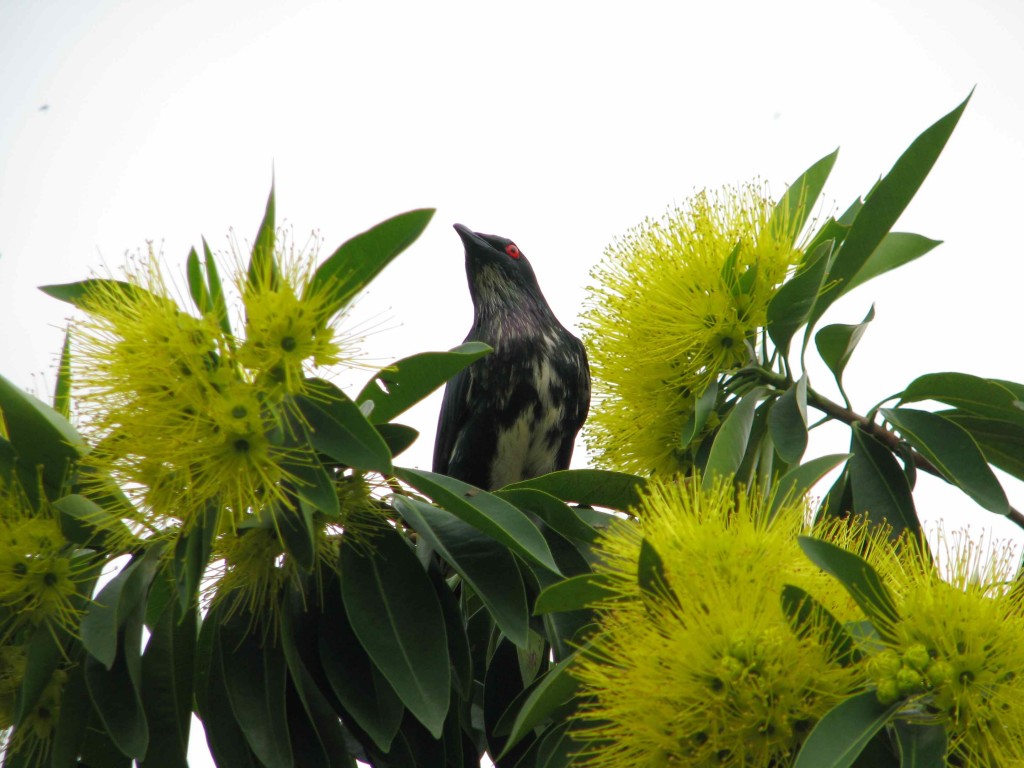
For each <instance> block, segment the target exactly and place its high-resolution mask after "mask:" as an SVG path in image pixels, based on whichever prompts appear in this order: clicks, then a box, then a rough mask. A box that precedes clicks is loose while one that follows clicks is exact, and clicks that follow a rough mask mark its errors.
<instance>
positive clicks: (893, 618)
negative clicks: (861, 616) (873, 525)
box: [800, 536, 899, 640]
mask: <svg viewBox="0 0 1024 768" xmlns="http://www.w3.org/2000/svg"><path fill="white" fill-rule="evenodd" d="M800 548H801V549H802V550H803V551H804V554H806V555H807V556H808V557H809V558H810V559H811V561H812V562H813V563H814V564H815V565H817V566H818V567H819V568H821V569H822V570H824V571H825V572H827V573H829V574H831V575H832V576H834V577H835V578H837V579H839V581H840V583H841V584H842V585H843V586H844V587H845V588H846V591H847V592H849V593H850V597H852V598H853V599H854V601H855V602H856V603H857V605H859V606H860V608H861V610H862V611H864V613H865V614H867V616H868V618H869V619H871V621H872V623H873V624H874V627H875V629H876V630H877V631H878V634H879V635H880V636H881V637H882V638H883V639H885V640H889V639H891V637H892V627H893V625H894V624H895V623H896V622H897V621H898V620H899V612H898V611H897V610H896V603H895V601H894V600H893V598H892V595H891V594H890V593H889V590H888V588H887V587H886V586H885V584H883V583H882V579H881V578H880V577H879V576H878V573H877V572H876V571H875V569H874V568H872V567H871V565H869V564H868V562H867V561H866V560H864V558H862V557H860V556H859V555H856V554H854V553H853V552H848V551H846V550H845V549H843V548H842V547H837V546H836V545H835V544H832V543H830V542H827V541H822V540H821V539H815V538H811V537H810V536H801V537H800Z"/></svg>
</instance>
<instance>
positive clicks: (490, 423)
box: [434, 224, 590, 490]
mask: <svg viewBox="0 0 1024 768" xmlns="http://www.w3.org/2000/svg"><path fill="white" fill-rule="evenodd" d="M455 231H456V232H458V233H459V237H461V238H462V242H463V244H464V245H465V247H466V276H467V277H468V279H469V293H470V296H471V297H472V299H473V313H474V317H473V327H472V328H471V329H470V331H469V335H468V336H467V337H466V341H482V342H484V343H485V344H488V345H490V346H491V347H493V348H494V351H493V352H491V353H490V354H489V355H487V356H485V357H483V358H481V359H480V360H477V361H476V362H475V363H473V364H472V365H470V366H469V367H468V368H466V369H464V370H463V371H461V372H460V373H459V374H458V375H456V376H455V377H454V378H453V379H451V380H450V381H449V382H448V385H447V387H446V389H445V393H444V401H443V402H442V404H441V415H440V418H439V419H438V424H437V437H436V439H435V441H434V471H435V472H440V473H441V474H445V475H449V476H450V477H454V478H457V479H459V480H462V481H464V482H467V483H469V484H471V485H475V486H477V487H478V488H483V489H484V490H494V489H496V488H501V487H502V486H505V485H508V484H509V483H514V482H518V481H520V480H526V479H529V478H532V477H537V476H538V475H544V474H547V473H548V472H554V471H555V470H558V469H568V467H569V460H570V459H571V458H572V449H573V443H574V441H575V439H576V433H577V432H579V430H580V427H581V426H583V421H584V419H586V417H587V411H588V410H589V408H590V369H589V367H588V365H587V353H586V350H584V348H583V344H582V342H581V341H580V340H579V339H577V338H576V337H575V336H573V335H572V334H571V333H569V331H567V330H566V329H565V328H563V327H562V324H561V323H559V322H558V318H556V317H555V315H554V313H553V312H552V311H551V307H549V306H548V303H547V301H545V299H544V295H543V294H542V293H541V291H540V286H539V285H538V284H537V277H536V275H534V273H533V267H531V266H530V262H529V261H527V260H526V256H525V255H524V254H523V252H522V251H520V250H519V248H518V247H517V246H516V244H515V243H513V242H512V241H511V240H509V239H508V238H505V237H498V236H496V235H484V234H481V233H479V232H472V231H470V230H469V229H468V228H467V227H464V226H463V225H461V224H456V225H455Z"/></svg>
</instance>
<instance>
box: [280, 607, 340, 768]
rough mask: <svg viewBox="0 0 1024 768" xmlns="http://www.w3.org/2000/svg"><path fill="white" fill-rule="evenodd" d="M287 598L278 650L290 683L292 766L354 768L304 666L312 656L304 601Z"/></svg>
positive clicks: (326, 703)
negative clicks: (285, 665)
mask: <svg viewBox="0 0 1024 768" xmlns="http://www.w3.org/2000/svg"><path fill="white" fill-rule="evenodd" d="M290 597H291V599H290V600H289V601H288V604H287V606H286V609H285V611H284V615H283V616H282V618H281V634H280V638H281V642H280V648H281V650H282V651H283V653H284V658H285V662H286V664H287V666H288V678H289V680H290V682H291V685H290V686H289V691H288V693H289V695H288V731H289V733H290V734H291V740H292V749H293V750H294V753H295V764H296V765H297V766H308V767H309V768H316V767H317V766H323V768H356V764H355V760H353V759H352V757H351V756H350V755H349V754H348V745H347V744H346V735H345V731H344V730H343V729H342V726H341V722H340V721H339V720H338V714H337V712H335V710H334V708H333V707H332V705H331V703H330V702H329V701H328V700H327V696H326V695H325V694H324V692H323V691H322V690H321V689H320V685H319V683H318V681H317V680H316V679H314V677H313V673H312V672H311V670H310V668H309V666H307V664H306V660H307V659H310V660H311V661H312V660H313V658H314V654H315V653H316V634H315V632H314V631H313V628H312V627H311V626H310V623H309V622H308V621H307V618H308V613H307V608H306V605H305V602H304V599H303V598H302V597H301V596H300V595H299V594H297V593H296V592H292V594H291V595H290ZM320 679H321V680H322V676H321V677H320Z"/></svg>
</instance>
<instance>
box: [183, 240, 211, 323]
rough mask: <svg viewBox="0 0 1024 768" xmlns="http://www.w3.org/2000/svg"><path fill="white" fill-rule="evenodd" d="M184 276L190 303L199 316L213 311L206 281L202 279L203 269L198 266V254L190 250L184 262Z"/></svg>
mask: <svg viewBox="0 0 1024 768" xmlns="http://www.w3.org/2000/svg"><path fill="white" fill-rule="evenodd" d="M185 274H186V276H187V277H188V292H189V294H190V295H191V296H192V303H194V304H195V305H196V309H198V310H199V312H200V314H203V315H205V314H207V313H209V312H210V311H212V310H213V301H212V300H211V299H210V293H209V291H208V290H207V288H206V281H205V280H204V279H203V268H202V267H201V266H200V265H199V254H197V253H196V249H195V248H192V249H191V250H190V251H189V252H188V258H187V259H186V260H185Z"/></svg>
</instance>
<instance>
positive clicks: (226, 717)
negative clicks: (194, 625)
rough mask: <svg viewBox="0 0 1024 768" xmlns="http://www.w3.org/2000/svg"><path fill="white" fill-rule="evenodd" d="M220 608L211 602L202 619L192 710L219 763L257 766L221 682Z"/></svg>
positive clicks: (222, 681) (243, 766) (222, 679)
mask: <svg viewBox="0 0 1024 768" xmlns="http://www.w3.org/2000/svg"><path fill="white" fill-rule="evenodd" d="M223 620H224V616H223V611H219V610H218V607H217V606H216V605H215V606H214V607H213V608H212V609H211V610H210V612H209V613H207V614H206V618H205V620H204V621H203V625H202V629H201V630H200V632H199V642H198V645H197V648H196V682H195V701H196V712H197V713H198V714H199V716H200V717H201V718H202V721H203V730H204V731H205V733H206V743H207V745H208V746H209V748H210V752H211V753H212V755H213V758H214V762H215V763H216V765H219V766H231V767H232V768H235V767H236V766H237V767H238V768H257V765H258V764H257V761H256V758H255V757H254V756H253V754H252V750H251V749H249V745H248V743H247V742H246V740H245V735H244V734H243V733H242V729H241V728H239V726H238V723H237V722H236V721H235V715H234V713H233V712H232V711H231V702H230V701H229V700H228V693H227V688H226V686H225V681H224V668H223V664H222V656H223V654H222V652H221V643H220V637H219V635H220V627H221V624H222V623H223Z"/></svg>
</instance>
